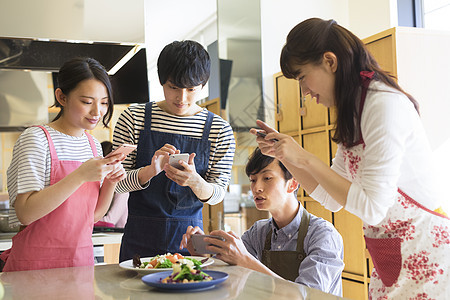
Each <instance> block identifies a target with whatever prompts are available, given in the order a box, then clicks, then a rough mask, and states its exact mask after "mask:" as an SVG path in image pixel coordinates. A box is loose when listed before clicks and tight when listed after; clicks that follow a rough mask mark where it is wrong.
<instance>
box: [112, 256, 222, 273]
mask: <svg viewBox="0 0 450 300" xmlns="http://www.w3.org/2000/svg"><path fill="white" fill-rule="evenodd" d="M153 258H154V257H143V258H141V262H146V261H147V262H148V261H151V260H152V259H153ZM185 258H193V259H196V260H198V261H202V260H204V259H206V258H207V257H203V256H185ZM213 263H214V259H212V258H211V257H209V258H208V260H206V261H205V262H204V263H202V264H201V267H202V268H203V267H206V266H209V265H212V264H213ZM119 266H120V267H121V268H123V269H127V270H133V271H136V272H139V273H156V272H165V271H172V268H155V269H141V268H136V267H134V266H133V260H132V259H129V260H125V261H123V262H121V263H120V264H119Z"/></svg>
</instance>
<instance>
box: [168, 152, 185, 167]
mask: <svg viewBox="0 0 450 300" xmlns="http://www.w3.org/2000/svg"><path fill="white" fill-rule="evenodd" d="M180 160H182V161H185V162H186V163H188V161H189V153H180V154H171V155H170V156H169V165H171V166H173V167H175V168H177V169H180V170H183V169H184V168H183V166H182V165H180V163H179V161H180Z"/></svg>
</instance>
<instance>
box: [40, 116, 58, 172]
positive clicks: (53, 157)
mask: <svg viewBox="0 0 450 300" xmlns="http://www.w3.org/2000/svg"><path fill="white" fill-rule="evenodd" d="M36 127H39V128H41V129H42V130H43V131H44V133H45V136H46V137H47V141H48V147H49V149H50V158H51V162H52V164H53V163H57V162H58V161H59V160H58V155H57V154H56V149H55V145H54V144H53V140H52V138H51V136H50V133H49V132H48V130H47V129H46V128H45V127H44V126H42V125H36Z"/></svg>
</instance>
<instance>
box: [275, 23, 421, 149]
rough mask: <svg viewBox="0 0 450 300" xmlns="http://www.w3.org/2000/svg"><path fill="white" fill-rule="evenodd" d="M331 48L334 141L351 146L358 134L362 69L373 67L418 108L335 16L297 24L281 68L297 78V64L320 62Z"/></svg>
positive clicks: (287, 39)
mask: <svg viewBox="0 0 450 300" xmlns="http://www.w3.org/2000/svg"><path fill="white" fill-rule="evenodd" d="M328 51H329V52H333V53H334V54H335V55H336V57H337V60H338V65H337V70H336V81H335V90H334V94H335V99H336V110H337V118H336V131H335V134H334V136H333V141H334V142H336V143H343V144H345V145H346V146H348V147H350V146H353V145H355V144H356V142H357V140H358V138H359V128H358V127H357V126H356V125H357V124H359V123H360V120H361V116H360V114H359V112H358V110H357V105H358V101H357V97H358V93H359V91H360V87H361V77H360V72H361V71H369V72H372V71H373V72H374V77H373V79H374V80H379V81H381V82H383V83H385V84H386V85H388V86H390V87H393V88H394V89H396V90H398V91H400V92H402V93H404V94H405V95H406V96H407V97H408V98H409V100H410V101H411V102H412V103H413V104H414V107H415V108H416V110H417V112H419V105H418V103H417V101H416V100H415V99H414V98H413V97H412V96H411V95H409V94H408V93H406V92H405V91H403V89H402V88H401V87H400V86H399V85H398V84H397V82H396V81H395V77H394V76H393V75H391V74H389V72H387V71H384V70H382V69H381V68H380V66H379V65H378V63H377V61H376V60H375V58H374V57H373V56H372V54H370V52H369V51H368V50H367V48H366V46H365V45H364V43H363V42H362V41H361V40H360V39H359V38H358V37H356V36H355V35H354V34H353V33H351V32H350V31H348V30H347V29H345V28H344V27H342V26H340V25H338V24H337V23H336V21H334V20H328V21H326V20H322V19H319V18H311V19H308V20H305V21H303V22H301V23H300V24H298V25H296V26H295V27H294V28H293V29H292V30H291V31H290V32H289V34H288V36H287V38H286V44H285V45H284V47H283V49H282V51H281V57H280V65H281V70H282V72H283V74H284V76H285V77H287V78H297V77H298V75H299V74H297V72H298V71H296V68H295V66H299V65H305V64H308V63H312V64H316V65H319V64H320V63H322V59H323V54H324V53H325V52H328ZM297 69H298V68H297ZM355 121H356V122H355Z"/></svg>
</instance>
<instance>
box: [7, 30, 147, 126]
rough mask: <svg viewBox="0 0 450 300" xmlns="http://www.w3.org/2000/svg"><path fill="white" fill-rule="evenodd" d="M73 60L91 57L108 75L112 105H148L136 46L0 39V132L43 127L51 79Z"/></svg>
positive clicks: (141, 57)
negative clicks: (111, 88)
mask: <svg viewBox="0 0 450 300" xmlns="http://www.w3.org/2000/svg"><path fill="white" fill-rule="evenodd" d="M73 57H92V58H95V59H96V60H98V61H99V62H100V63H101V64H102V65H103V66H104V67H105V69H106V70H107V71H108V73H109V75H110V77H111V81H112V85H113V93H114V99H115V103H116V104H117V103H138V102H148V101H149V91H148V77H147V61H146V53H145V48H143V47H142V45H140V44H119V43H105V42H83V41H59V40H43V39H24V38H11V37H0V131H18V130H23V129H24V128H26V127H27V126H30V125H35V124H43V123H47V122H48V121H49V120H48V107H49V106H51V105H53V103H54V89H55V85H56V74H57V72H58V70H59V68H60V67H61V66H62V64H63V63H64V62H66V61H67V60H69V59H71V58H73Z"/></svg>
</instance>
